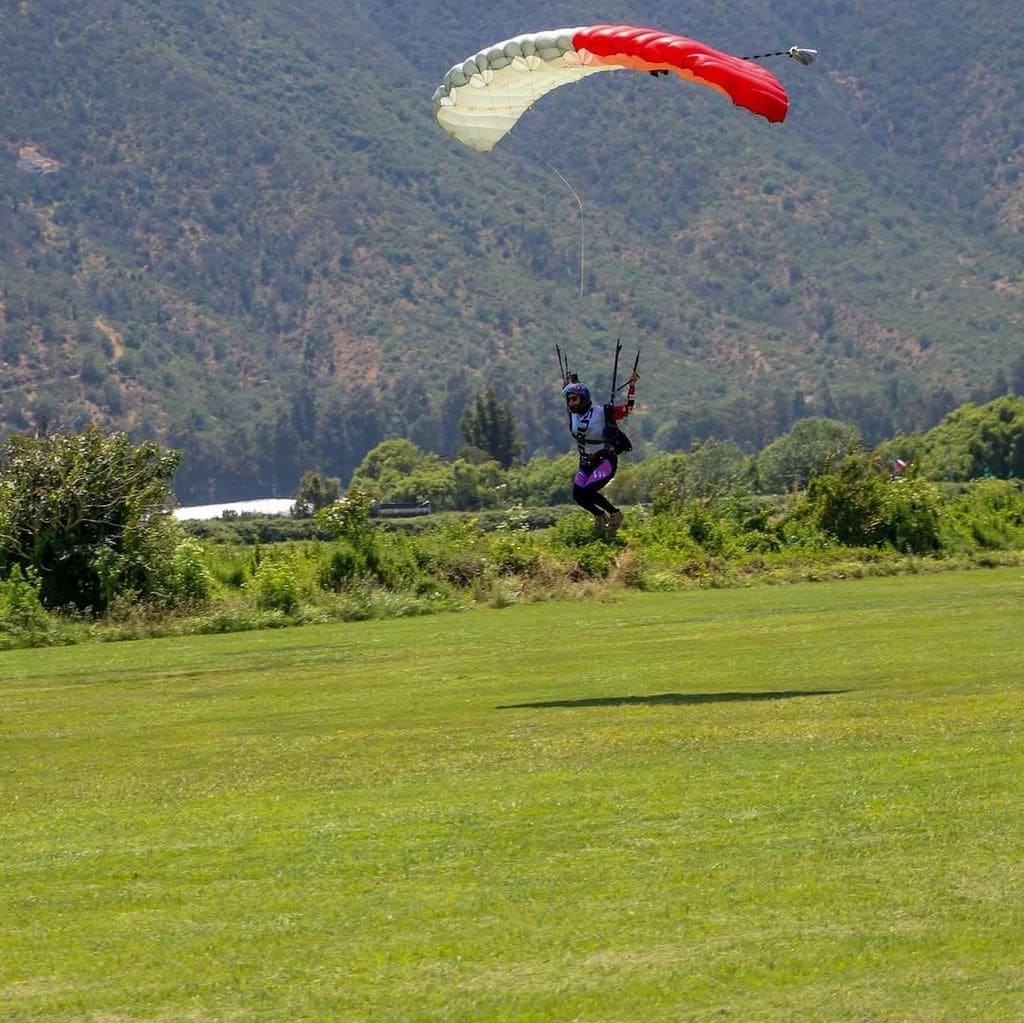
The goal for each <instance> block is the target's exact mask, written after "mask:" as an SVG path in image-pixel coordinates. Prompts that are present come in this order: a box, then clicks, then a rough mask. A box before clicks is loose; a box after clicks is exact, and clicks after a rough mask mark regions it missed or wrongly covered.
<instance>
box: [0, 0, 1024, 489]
mask: <svg viewBox="0 0 1024 1023" xmlns="http://www.w3.org/2000/svg"><path fill="white" fill-rule="evenodd" d="M805 7H806V5H804V4H799V3H796V2H795V0H775V2H773V3H770V4H760V3H759V4H755V3H752V2H749V3H748V2H741V3H737V4H733V5H729V7H728V8H725V7H717V6H716V7H713V8H712V9H709V10H702V11H700V12H699V15H698V14H697V13H695V12H691V13H690V14H689V15H688V16H687V17H685V18H683V17H682V16H681V15H680V13H679V11H678V8H676V7H673V6H670V5H669V4H667V3H649V4H643V5H641V4H629V3H619V4H615V5H613V6H612V8H610V9H604V10H602V12H601V18H602V19H604V20H614V21H624V22H631V23H635V24H651V25H657V26H659V27H663V28H666V29H669V30H675V31H679V32H681V33H684V34H687V33H688V34H691V35H694V36H697V37H698V38H701V39H704V40H706V41H708V42H710V43H712V44H713V45H719V46H721V47H723V48H725V49H730V50H733V51H734V52H741V53H742V52H755V53H757V52H763V51H764V50H773V49H781V48H783V47H785V46H786V45H789V44H790V43H793V42H799V43H803V44H806V45H812V46H817V47H818V48H820V50H821V51H822V56H821V58H820V60H819V61H818V63H816V64H814V65H812V66H811V67H809V68H801V67H798V66H797V65H796V64H794V63H793V62H790V61H782V62H778V63H776V64H773V65H772V67H773V70H775V71H776V72H777V73H778V75H779V76H780V78H781V79H782V80H783V82H784V84H785V85H786V87H787V89H788V90H789V92H790V96H791V113H790V117H789V119H788V120H787V122H786V123H785V124H784V125H768V124H766V123H765V122H763V121H761V120H759V119H755V118H753V117H751V116H750V115H749V114H747V113H746V112H744V111H740V110H737V109H735V108H732V107H731V106H730V105H729V104H728V103H727V102H726V101H724V100H723V99H722V98H721V97H719V96H716V95H713V94H711V93H709V92H708V91H707V90H704V89H700V88H697V87H692V86H686V85H684V84H682V83H679V82H677V81H674V80H673V81H668V80H666V79H652V78H650V77H649V76H646V75H630V74H624V73H623V74H612V75H607V76H605V75H600V76H596V77H595V78H594V79H591V80H589V81H587V82H586V83H584V84H582V85H580V86H570V87H567V88H565V89H561V90H558V91H557V92H555V93H552V94H551V95H550V96H548V97H545V99H544V100H543V101H542V102H541V103H539V104H538V105H537V107H536V108H535V109H534V110H532V111H530V112H529V113H528V114H527V115H526V116H525V117H524V119H523V120H522V122H521V123H520V125H519V126H518V127H517V129H516V130H515V132H514V133H513V135H512V136H510V137H509V138H508V139H506V140H505V141H503V142H502V143H501V144H500V145H499V146H498V147H497V148H496V149H495V151H494V152H493V153H491V154H487V155H480V154H474V153H472V152H470V151H468V150H464V149H463V148H462V147H460V146H458V145H457V144H456V143H454V142H453V141H452V140H450V139H449V138H448V137H447V136H446V135H444V133H443V132H441V131H440V130H439V128H438V126H437V125H436V122H435V121H434V118H433V112H432V109H431V105H430V96H431V93H432V92H433V89H434V87H435V85H436V84H437V82H438V81H439V80H440V77H441V75H442V74H443V73H444V72H445V71H446V70H447V68H448V67H449V66H450V65H451V64H452V63H454V62H455V61H456V60H461V59H462V58H463V57H465V56H466V55H467V54H469V53H470V52H473V51H474V50H475V49H477V48H479V47H480V46H483V45H486V44H488V43H491V42H494V41H496V40H498V39H502V38H506V37H508V36H510V35H514V34H517V33H519V32H522V31H526V30H529V29H535V28H542V27H556V26H562V25H577V24H587V23H590V22H593V21H594V20H595V18H594V12H593V9H592V8H587V7H584V6H583V5H579V4H575V3H568V4H560V5H558V7H557V8H556V13H555V14H553V13H552V8H551V7H550V5H544V4H541V3H539V2H538V3H534V2H525V3H521V4H519V5H517V8H516V12H515V14H514V16H510V15H509V14H508V13H507V12H505V13H502V12H499V11H497V10H493V9H489V8H488V9H483V8H480V7H479V6H478V5H470V4H468V3H464V2H462V0H456V2H452V3H448V4H446V5H444V6H441V5H436V4H434V3H432V2H426V3H423V4H421V5H413V6H412V7H410V6H408V5H404V4H403V5H399V4H397V3H387V2H384V0H349V2H346V3H342V2H340V0H336V2H326V0H309V2H306V3H304V4H302V5H294V4H291V3H285V2H284V0H258V2H257V0H253V2H251V3H248V4H246V5H238V4H233V3H229V2H226V0H223V2H208V0H204V2H199V0H162V2H161V3H159V4H157V3H153V2H145V0H144V2H138V3H132V4H129V3H121V2H117V0H86V2H83V3H80V4H77V5H74V8H73V9H71V8H69V7H68V5H66V4H61V3H57V2H56V0H23V2H21V3H19V4H18V5H16V7H15V8H14V9H13V10H12V12H11V13H10V14H9V15H8V16H7V17H6V18H5V19H4V20H3V22H0V52H3V54H4V65H3V76H2V78H0V190H2V195H3V202H2V203H0V282H2V283H0V432H4V433H6V432H9V431H12V430H44V429H57V428H78V427H80V426H82V425H83V424H84V423H85V422H87V421H89V420H90V419H92V418H97V417H98V418H100V419H101V420H102V421H103V422H105V423H107V424H109V425H111V426H116V427H119V428H124V429H128V430H129V431H131V432H132V433H133V434H135V435H138V436H146V437H151V436H155V437H158V438H159V439H161V440H163V441H164V442H166V443H169V444H173V445H176V446H181V447H182V448H183V449H184V450H185V452H186V458H185V462H184V465H183V468H182V470H181V472H180V474H179V478H178V481H179V487H178V489H179V494H180V496H181V497H182V498H183V499H184V500H201V499H207V498H210V499H229V498H233V497H241V496H251V495H252V494H254V493H265V492H269V491H273V492H276V493H289V492H291V490H292V489H293V488H294V486H295V484H296V482H297V480H298V477H299V475H300V474H301V472H302V470H303V469H306V468H309V467H313V466H315V467H317V468H318V469H320V470H322V471H324V472H327V473H329V474H333V475H341V476H347V475H348V474H349V473H350V472H351V469H352V468H353V467H354V465H356V464H357V463H358V462H359V460H360V459H361V458H362V456H363V454H364V453H365V451H366V450H367V449H368V448H369V447H370V446H372V445H373V444H375V443H376V442H377V441H379V440H380V439H382V438H383V437H385V436H392V435H400V436H408V437H410V438H411V439H413V440H414V441H415V442H416V443H418V444H420V445H421V446H423V447H426V448H431V449H435V450H438V451H442V452H449V451H451V450H452V449H453V447H454V445H455V444H457V442H458V430H457V423H458V419H459V416H460V415H461V413H462V410H463V408H464V407H465V405H466V403H467V402H468V401H469V399H470V397H471V396H472V395H473V394H474V393H475V392H476V391H477V390H479V389H480V388H481V387H482V386H483V384H484V383H485V382H488V381H489V382H493V383H494V384H495V386H496V387H497V388H498V389H499V392H500V393H502V394H504V395H506V396H507V397H508V399H509V400H510V401H512V402H513V403H514V405H515V408H516V410H517V412H518V415H519V420H520V426H521V429H522V431H523V434H524V437H525V439H526V441H527V444H526V449H527V453H529V452H532V451H537V450H560V449H562V448H564V447H565V443H564V438H563V437H562V430H563V429H564V427H563V423H562V419H561V415H560V410H559V407H558V401H557V393H556V391H555V388H554V384H555V382H556V373H555V371H554V369H555V363H554V355H553V346H554V344H555V342H556V341H557V342H558V343H560V344H562V345H563V346H564V347H565V348H567V349H568V350H569V352H570V353H571V355H572V356H573V359H574V362H575V363H576V365H577V368H578V369H579V370H580V372H581V373H583V374H584V376H585V377H586V378H588V379H590V380H591V381H593V382H594V384H595V386H596V387H597V388H598V389H599V390H603V389H604V388H605V387H606V386H607V380H608V373H609V369H610V366H609V362H610V351H611V348H612V345H613V344H614V340H615V338H616V337H621V338H622V339H623V341H624V343H625V344H626V345H627V347H632V346H633V345H634V344H642V345H643V349H644V368H645V369H646V371H647V372H645V374H644V378H643V383H642V392H641V398H642V403H643V406H644V407H643V409H642V411H643V412H644V413H645V414H644V415H642V416H641V417H638V419H637V421H636V424H637V425H636V427H635V428H634V430H633V433H635V434H637V439H638V440H640V441H643V440H646V441H647V442H653V443H656V444H657V445H659V446H661V447H665V448H668V447H672V446H676V445H688V444H689V443H690V442H691V441H692V440H693V439H695V438H699V437H702V436H709V435H715V436H719V437H729V438H732V439H735V440H737V441H739V442H741V443H744V444H747V445H751V446H754V445H761V444H764V443H766V442H767V441H768V440H769V439H771V437H773V436H775V435H776V434H777V433H779V432H781V431H783V430H785V429H786V428H788V426H789V424H790V423H791V422H792V420H793V418H794V417H796V416H799V415H803V414H807V413H814V414H827V415H837V416H842V417H845V418H849V419H852V420H854V421H856V422H858V423H859V424H860V425H861V427H862V429H863V430H864V431H865V433H866V434H867V435H868V436H869V437H871V438H881V437H883V436H886V435H887V434H889V433H892V432H895V431H896V430H908V429H912V428H914V427H917V426H927V425H930V424H931V423H932V422H934V421H935V420H936V419H937V418H938V417H939V416H940V415H941V414H942V413H944V412H945V411H948V409H949V408H951V407H952V406H953V405H955V404H957V403H959V402H960V401H963V400H966V399H967V398H968V397H971V396H977V397H989V396H991V395H992V394H994V393H996V392H997V391H999V390H1001V389H1002V388H1004V387H1005V386H1006V385H1007V381H1012V380H1013V379H1014V368H1015V366H1016V364H1017V360H1018V359H1019V358H1020V356H1021V352H1022V340H1021V338H1022V330H1021V322H1022V312H1024V300H1022V289H1024V274H1022V264H1021V257H1020V251H1021V237H1022V194H1024V193H1022V189H1021V185H1020V179H1019V176H1018V174H1019V170H1020V167H1021V162H1022V144H1021V143H1022V138H1024V111H1022V109H1021V107H1020V104H1019V102H1017V101H1016V99H1015V97H1018V96H1019V95H1020V94H1021V91H1022V87H1024V80H1022V79H1024V71H1022V69H1021V66H1020V63H1019V61H1015V60H1014V50H1013V48H1012V45H1011V43H1010V41H1012V39H1013V38H1020V34H1021V29H1022V27H1024V15H1022V14H1021V12H1020V9H1019V5H1016V4H1013V3H1011V2H1009V0H986V2H984V3H980V4H978V5H974V6H973V7H972V8H971V10H970V11H969V12H966V13H965V12H964V10H963V9H962V8H961V7H959V6H954V5H953V4H952V3H951V2H949V0H939V2H936V3H931V4H929V5H924V4H923V3H918V2H916V0H915V2H912V3H903V4H896V3H892V4H888V5H884V7H886V8H888V9H879V8H878V6H877V5H871V6H870V8H869V6H868V5H865V4H862V3H859V2H840V0H836V2H830V3H824V4H819V5H814V11H813V12H808V11H806V10H805ZM563 178H564V179H565V180H566V181H568V182H569V183H570V184H571V185H572V187H573V188H574V189H575V190H576V194H577V195H578V196H579V197H580V199H581V201H582V203H583V215H582V220H581V217H580V210H579V208H578V206H577V203H576V200H575V198H574V197H573V194H572V193H571V192H570V190H569V189H568V188H567V187H566V186H565V184H564V183H563V181H562V179H563ZM581 228H582V232H581ZM581 234H582V238H581ZM581 241H582V248H583V252H582V255H583V258H582V260H581ZM581 292H582V294H581Z"/></svg>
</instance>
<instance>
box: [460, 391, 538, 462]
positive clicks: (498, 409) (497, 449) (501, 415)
mask: <svg viewBox="0 0 1024 1023" xmlns="http://www.w3.org/2000/svg"><path fill="white" fill-rule="evenodd" d="M459 429H460V430H461V431H462V436H463V437H464V438H465V439H466V443H467V444H468V445H469V446H470V447H472V448H477V449H478V450H480V451H483V452H484V453H485V454H487V455H488V456H489V457H491V458H493V459H494V461H496V462H497V463H498V465H500V466H501V467H502V468H503V469H508V468H510V467H511V466H512V465H513V463H515V462H516V460H517V459H518V458H519V454H520V452H521V451H522V450H523V442H522V441H521V440H520V439H519V436H518V433H517V431H516V423H515V419H513V418H512V411H511V409H510V408H509V405H508V402H506V401H503V400H502V399H501V398H499V397H498V395H497V392H496V391H495V390H494V388H493V387H492V386H491V385H490V384H488V385H487V387H486V388H484V390H482V391H480V392H478V393H477V395H476V397H475V398H474V399H473V402H472V404H470V405H467V406H466V411H465V412H463V413H462V419H461V420H460V421H459Z"/></svg>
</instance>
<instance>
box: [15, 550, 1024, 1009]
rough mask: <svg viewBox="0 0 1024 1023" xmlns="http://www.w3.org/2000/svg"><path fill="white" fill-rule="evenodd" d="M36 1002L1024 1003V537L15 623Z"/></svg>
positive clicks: (23, 949)
mask: <svg viewBox="0 0 1024 1023" xmlns="http://www.w3.org/2000/svg"><path fill="white" fill-rule="evenodd" d="M0 678H2V681H0V700H2V721H0V742H2V760H0V785H2V800H3V802H2V806H3V821H2V830H0V854H2V873H0V906H2V910H0V912H2V923H0V1018H2V1019H3V1020H4V1021H5V1023H16V1021H17V1023H20V1021H38V1023H43V1021H45V1023H54V1021H66V1020H82V1021H91V1023H125V1021H142V1020H146V1021H160V1023H167V1021H183V1023H185V1021H188V1023H205V1021H275V1023H284V1021H287V1023H293V1021H299V1020H303V1021H306V1020H309V1021H357V1020H366V1021H410V1023H413V1021H432V1020H445V1021H465V1023H480V1021H524V1023H525V1021H558V1023H562V1021H570V1020H581V1021H617V1023H635V1021H641V1023H657V1021H666V1023H669V1021H671V1023H679V1021H720V1020H723V1019H730V1020H737V1021H744V1023H761V1021H769V1023H770V1021H800V1023H808V1021H816V1020H821V1021H830V1023H832V1021H835V1023H839V1021H850V1023H872V1021H874V1023H880V1021H886V1023H889V1021H921V1023H936V1021H950V1023H965V1021H974V1020H977V1021H985V1023H993V1021H1012V1020H1024V970H1022V968H1021V949H1022V948H1024V814H1022V813H1021V807H1022V805H1024V749H1022V745H1021V734H1022V719H1024V572H1022V571H1021V570H1020V569H999V570H992V571H975V572H968V573H948V574H938V575H930V576H919V577H900V578H887V579H865V580H859V581H846V582H837V583H822V584H803V585H797V586H791V587H786V588H772V589H768V588H765V589H750V590H720V591H702V592H692V593H675V594H632V595H629V596H626V597H624V598H623V599H622V600H621V602H617V603H583V604H578V605H573V604H534V605H525V606H515V607H510V608H507V609H504V610H500V611H498V610H480V611H471V612H466V613H463V614H457V615H456V614H452V615H441V616H434V617H429V618H419V619H412V620H400V621H388V622H367V623H360V624H348V625H332V626H315V627H306V628H296V629H290V630H282V631H278V632H259V633H247V634H236V635H227V636H204V637H200V638H194V639H173V640H144V641H139V642H130V643H119V644H108V645H96V644H89V645H83V646H80V647H72V648H65V649H56V650H29V651H17V652H10V653H6V654H0Z"/></svg>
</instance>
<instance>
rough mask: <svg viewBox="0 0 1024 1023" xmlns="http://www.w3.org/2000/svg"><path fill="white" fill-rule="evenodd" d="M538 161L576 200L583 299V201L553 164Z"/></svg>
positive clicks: (581, 295)
mask: <svg viewBox="0 0 1024 1023" xmlns="http://www.w3.org/2000/svg"><path fill="white" fill-rule="evenodd" d="M538 159H539V160H540V161H541V163H543V164H545V165H546V166H547V167H549V168H550V169H551V170H552V171H554V172H555V174H557V175H558V179H559V180H560V181H561V182H562V184H563V185H565V187H566V188H568V189H569V191H570V192H572V197H573V198H574V199H575V200H576V205H577V206H579V208H580V298H583V271H584V265H585V255H584V253H585V246H584V238H583V200H582V199H581V198H580V197H579V193H578V192H577V191H576V189H575V188H573V187H572V185H570V184H569V182H568V180H567V179H566V177H565V175H564V174H563V173H562V172H561V171H560V170H559V169H558V168H557V167H556V166H555V165H554V164H553V163H549V162H548V161H547V160H545V159H544V157H543V156H538Z"/></svg>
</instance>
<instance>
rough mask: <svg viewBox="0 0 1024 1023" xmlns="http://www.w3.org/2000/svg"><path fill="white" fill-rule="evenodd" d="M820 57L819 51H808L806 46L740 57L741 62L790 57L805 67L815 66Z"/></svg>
mask: <svg viewBox="0 0 1024 1023" xmlns="http://www.w3.org/2000/svg"><path fill="white" fill-rule="evenodd" d="M817 56H818V51H817V50H811V49H808V48H807V47H806V46H791V47H790V48H789V49H788V50H777V51H776V52H775V53H755V54H753V55H752V56H750V57H740V60H764V59H765V58H766V57H790V58H792V59H793V60H795V61H796V62H797V63H798V64H803V65H804V66H805V67H806V66H807V65H808V64H813V63H814V61H815V59H816V58H817Z"/></svg>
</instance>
